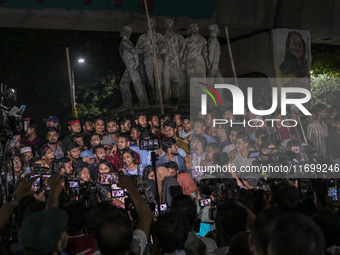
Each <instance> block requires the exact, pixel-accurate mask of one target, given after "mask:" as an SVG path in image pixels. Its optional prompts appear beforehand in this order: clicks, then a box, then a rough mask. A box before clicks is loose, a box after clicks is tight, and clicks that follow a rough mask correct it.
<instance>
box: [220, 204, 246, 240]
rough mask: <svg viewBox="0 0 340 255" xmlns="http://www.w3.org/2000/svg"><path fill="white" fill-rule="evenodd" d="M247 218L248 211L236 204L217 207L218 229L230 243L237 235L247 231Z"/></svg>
mask: <svg viewBox="0 0 340 255" xmlns="http://www.w3.org/2000/svg"><path fill="white" fill-rule="evenodd" d="M247 216H248V213H247V211H246V210H245V209H244V208H242V207H241V206H239V205H237V204H236V203H234V202H231V201H230V202H226V203H223V204H221V205H219V206H218V207H217V214H216V219H215V224H216V229H218V231H219V233H220V234H221V235H222V236H223V237H224V239H225V240H227V241H228V242H230V240H231V238H232V237H233V236H234V235H235V234H237V233H239V232H242V231H246V230H247V225H246V222H247Z"/></svg>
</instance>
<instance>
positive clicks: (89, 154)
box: [80, 133, 103, 164]
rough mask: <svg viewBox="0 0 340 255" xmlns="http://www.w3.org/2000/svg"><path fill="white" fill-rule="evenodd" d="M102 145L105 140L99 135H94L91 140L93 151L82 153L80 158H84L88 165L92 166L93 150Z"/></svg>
mask: <svg viewBox="0 0 340 255" xmlns="http://www.w3.org/2000/svg"><path fill="white" fill-rule="evenodd" d="M102 143H103V140H102V136H101V135H100V134H97V133H94V134H92V135H91V140H90V144H91V149H89V150H84V151H82V152H81V153H80V157H82V158H84V159H85V162H86V163H88V164H92V163H93V160H94V155H93V150H92V148H93V147H95V146H97V145H99V144H102Z"/></svg>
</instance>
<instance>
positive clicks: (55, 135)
mask: <svg viewBox="0 0 340 255" xmlns="http://www.w3.org/2000/svg"><path fill="white" fill-rule="evenodd" d="M57 136H58V134H53V135H48V137H57Z"/></svg>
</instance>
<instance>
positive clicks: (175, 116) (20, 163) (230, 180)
mask: <svg viewBox="0 0 340 255" xmlns="http://www.w3.org/2000/svg"><path fill="white" fill-rule="evenodd" d="M265 107H266V106H264V105H258V106H257V109H261V108H263V109H265ZM311 112H312V113H313V115H312V116H302V115H301V112H300V111H299V109H297V108H294V107H292V108H290V109H289V113H288V114H289V119H291V120H296V121H297V123H298V125H297V127H294V128H293V127H288V126H287V125H283V122H282V120H284V119H285V118H287V116H282V115H281V113H280V111H279V110H278V111H276V112H275V113H274V114H273V115H272V116H254V114H252V113H251V112H250V111H248V110H245V114H244V116H234V115H233V113H232V109H231V108H225V109H223V110H215V111H211V113H208V114H207V115H201V114H200V112H199V113H197V115H196V116H190V114H189V113H181V112H174V113H172V114H170V113H166V114H163V115H158V114H150V115H147V114H144V113H141V112H138V113H136V114H135V115H134V116H133V117H132V118H128V117H127V116H122V117H121V118H118V119H116V118H104V117H102V116H98V117H96V118H94V119H90V118H84V119H81V120H79V119H73V120H70V121H69V122H68V123H67V129H68V134H67V135H66V136H64V137H61V133H62V132H61V131H62V130H63V129H62V127H63V128H65V127H64V126H63V125H62V124H63V123H60V122H59V119H58V117H57V116H50V117H48V118H45V119H42V121H43V122H44V126H45V132H44V133H40V132H38V128H37V126H38V123H37V121H34V120H31V121H30V123H29V126H28V130H27V132H26V133H24V134H16V135H15V136H14V137H13V138H12V139H11V140H9V141H8V143H7V150H8V152H11V153H7V154H11V155H12V156H11V157H6V159H5V160H6V162H5V166H6V167H5V169H2V175H1V191H2V201H1V203H2V207H1V210H0V235H1V236H0V237H1V239H0V254H25V255H33V254H34V255H38V254H39V255H52V254H53V255H55V254H58V255H59V254H63V255H89V254H96V255H98V254H102V255H109V254H136V255H137V254H140V255H142V254H176V255H180V254H217V255H219V254H230V255H235V254H244V255H247V254H254V255H266V254H271V255H281V254H282V255H283V254H292V255H293V254H299V255H300V254H315V255H316V254H340V247H338V246H339V245H340V221H339V220H340V215H339V208H340V207H338V204H337V200H338V196H337V192H338V188H337V180H336V179H329V178H326V176H325V178H319V179H312V178H308V179H307V178H304V179H296V178H294V177H291V178H284V177H282V176H279V178H273V177H272V176H270V175H269V176H264V175H262V174H259V173H253V174H250V175H242V174H239V173H238V172H237V171H236V172H232V171H227V172H219V173H209V172H207V171H202V169H203V167H209V166H210V167H211V166H214V165H216V164H220V165H228V166H233V167H235V169H237V170H239V169H240V168H241V167H242V166H252V165H254V164H256V162H257V163H258V162H261V163H263V162H267V163H268V162H269V164H270V163H273V164H317V163H323V164H329V165H332V164H339V163H340V146H339V145H340V140H339V139H340V114H338V113H339V109H338V108H337V107H335V106H334V107H331V109H328V108H327V106H325V105H323V104H317V105H316V106H315V107H314V108H313V109H312V110H311ZM214 119H227V120H233V121H235V122H237V121H238V122H239V123H240V122H242V119H246V120H252V125H251V126H249V125H246V126H245V127H242V126H240V125H235V126H230V125H227V124H217V125H215V124H214V121H213V120H214ZM268 119H275V120H276V121H275V122H268V121H267V120H268ZM245 123H247V122H245ZM286 123H287V122H286ZM291 126H292V125H291ZM145 141H147V142H146V145H150V147H148V148H146V147H144V144H145ZM149 141H152V143H149ZM141 144H143V146H141ZM307 144H308V146H310V147H311V148H313V149H310V150H308V153H307V150H304V149H303V147H304V146H307ZM252 152H259V153H258V154H257V155H256V157H251V156H250V154H251V153H252ZM7 154H6V155H7ZM255 154H256V153H255ZM279 155H285V157H284V158H280V157H279ZM278 158H280V161H278Z"/></svg>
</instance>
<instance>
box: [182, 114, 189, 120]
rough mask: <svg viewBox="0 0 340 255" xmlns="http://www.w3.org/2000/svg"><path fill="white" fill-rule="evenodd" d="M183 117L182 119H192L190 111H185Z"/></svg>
mask: <svg viewBox="0 0 340 255" xmlns="http://www.w3.org/2000/svg"><path fill="white" fill-rule="evenodd" d="M181 118H182V121H183V120H190V113H188V112H185V113H183V114H182V117H181Z"/></svg>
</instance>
